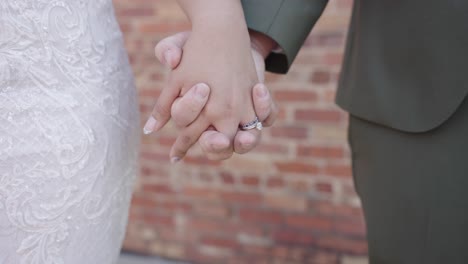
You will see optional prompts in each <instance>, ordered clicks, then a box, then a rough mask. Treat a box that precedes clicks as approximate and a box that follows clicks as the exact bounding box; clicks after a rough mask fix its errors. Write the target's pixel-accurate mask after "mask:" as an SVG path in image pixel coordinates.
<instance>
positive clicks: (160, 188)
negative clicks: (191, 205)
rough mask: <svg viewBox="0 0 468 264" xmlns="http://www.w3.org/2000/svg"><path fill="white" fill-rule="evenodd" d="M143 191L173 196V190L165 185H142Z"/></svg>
mask: <svg viewBox="0 0 468 264" xmlns="http://www.w3.org/2000/svg"><path fill="white" fill-rule="evenodd" d="M143 191H144V192H148V193H155V194H173V193H174V190H173V189H172V187H171V186H169V185H167V184H150V183H146V184H145V185H143Z"/></svg>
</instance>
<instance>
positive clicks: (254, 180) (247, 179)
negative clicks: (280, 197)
mask: <svg viewBox="0 0 468 264" xmlns="http://www.w3.org/2000/svg"><path fill="white" fill-rule="evenodd" d="M241 183H242V184H243V185H246V186H250V187H256V186H259V184H260V179H259V177H258V176H255V175H246V176H243V177H241Z"/></svg>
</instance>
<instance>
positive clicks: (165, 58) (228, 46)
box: [144, 32, 278, 163]
mask: <svg viewBox="0 0 468 264" xmlns="http://www.w3.org/2000/svg"><path fill="white" fill-rule="evenodd" d="M250 40H251V41H252V44H251V43H247V45H242V46H239V45H238V46H236V45H235V44H236V43H230V42H229V40H222V39H221V40H216V41H213V39H207V38H206V36H204V35H203V34H197V33H193V32H182V33H178V34H175V35H173V36H170V37H168V38H165V39H164V40H162V41H160V42H159V43H158V44H157V46H156V47H155V53H156V57H157V58H158V60H159V61H160V62H161V63H163V64H164V65H166V66H167V67H169V68H170V69H171V72H170V74H169V78H168V79H169V80H168V85H167V87H166V88H165V89H164V90H163V91H162V92H161V95H160V97H159V98H158V99H157V102H156V104H155V106H154V109H153V111H152V114H151V116H150V117H149V119H148V121H147V122H146V124H145V127H144V133H145V134H150V133H152V132H156V131H159V130H160V129H162V128H163V127H164V126H165V125H166V123H167V122H168V121H169V119H171V118H172V120H173V122H174V123H175V125H176V127H177V128H178V129H179V134H178V136H177V139H176V141H175V143H174V145H173V146H172V148H171V151H170V158H171V162H173V163H175V162H178V161H180V160H181V159H183V158H184V156H185V155H186V153H187V151H188V150H189V149H190V148H191V147H192V146H193V145H194V144H195V143H196V142H197V141H198V143H199V145H200V147H201V149H202V151H203V153H204V154H205V156H206V157H207V158H208V159H211V160H223V159H227V158H229V157H231V156H232V155H233V153H234V152H236V153H239V154H244V153H247V152H249V151H251V150H252V149H253V148H255V146H256V145H257V144H258V143H259V141H260V138H261V131H260V130H257V129H252V130H246V131H243V130H241V129H239V125H242V124H246V123H249V122H251V121H252V120H255V118H256V117H258V119H259V121H261V122H262V124H263V126H264V127H268V126H270V125H272V123H273V122H274V120H275V119H276V116H277V113H278V110H277V107H276V105H275V104H274V102H273V100H272V97H271V96H270V93H269V91H268V89H267V87H266V86H265V85H264V84H263V82H264V74H265V64H264V57H265V56H266V55H267V54H268V53H269V50H268V48H266V49H262V48H263V47H262V44H261V42H256V38H255V33H254V34H251V36H250Z"/></svg>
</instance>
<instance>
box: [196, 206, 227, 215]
mask: <svg viewBox="0 0 468 264" xmlns="http://www.w3.org/2000/svg"><path fill="white" fill-rule="evenodd" d="M194 213H196V214H199V215H202V216H205V217H210V218H211V217H213V218H227V217H228V216H229V214H230V211H229V209H228V208H227V207H226V206H225V205H222V204H206V203H203V204H197V205H196V206H195V208H194Z"/></svg>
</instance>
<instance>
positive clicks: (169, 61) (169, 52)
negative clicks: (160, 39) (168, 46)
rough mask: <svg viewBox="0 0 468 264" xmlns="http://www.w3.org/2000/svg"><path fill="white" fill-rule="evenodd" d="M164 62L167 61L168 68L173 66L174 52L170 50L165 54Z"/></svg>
mask: <svg viewBox="0 0 468 264" xmlns="http://www.w3.org/2000/svg"><path fill="white" fill-rule="evenodd" d="M164 60H165V61H166V65H167V66H171V61H172V52H171V51H170V50H168V51H166V52H165V53H164Z"/></svg>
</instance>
